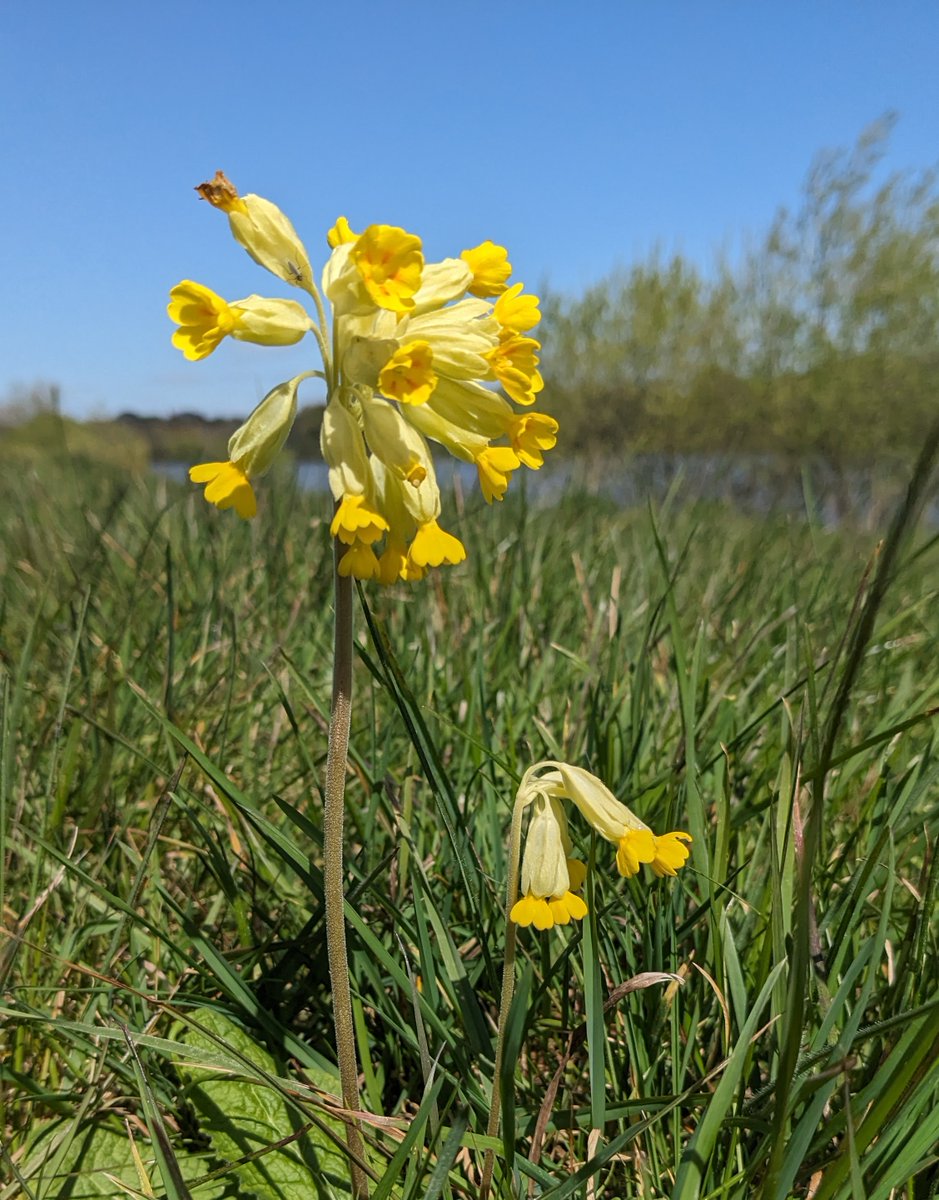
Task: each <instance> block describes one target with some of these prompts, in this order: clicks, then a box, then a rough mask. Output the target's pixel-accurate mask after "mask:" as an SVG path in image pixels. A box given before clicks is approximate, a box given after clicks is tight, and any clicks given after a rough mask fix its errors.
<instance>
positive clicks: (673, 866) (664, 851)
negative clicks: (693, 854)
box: [649, 830, 691, 876]
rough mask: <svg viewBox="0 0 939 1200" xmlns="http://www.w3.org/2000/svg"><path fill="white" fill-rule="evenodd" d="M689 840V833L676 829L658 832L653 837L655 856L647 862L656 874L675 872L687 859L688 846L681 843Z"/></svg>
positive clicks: (673, 873)
mask: <svg viewBox="0 0 939 1200" xmlns="http://www.w3.org/2000/svg"><path fill="white" fill-rule="evenodd" d="M690 841H691V834H690V833H681V832H679V831H678V830H676V831H674V832H672V833H663V834H660V835H659V836H658V837H657V838H656V839H655V858H653V860H652V862H651V863H650V864H649V865H650V866H651V867H652V870H653V871H654V872H655V873H656V875H659V876H662V875H675V874H677V872H678V870H679V868H680V867H683V866H684V865H685V863H686V862H687V860H688V847H687V846H685V845H683V844H682V843H684V842H690Z"/></svg>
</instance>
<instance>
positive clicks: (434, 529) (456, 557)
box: [408, 521, 466, 567]
mask: <svg viewBox="0 0 939 1200" xmlns="http://www.w3.org/2000/svg"><path fill="white" fill-rule="evenodd" d="M464 558H466V548H465V547H464V545H463V543H462V542H461V541H460V539H459V538H455V537H454V536H453V534H452V533H447V531H446V530H445V529H441V528H440V526H439V525H438V524H437V522H436V521H427V522H426V523H425V524H424V525H421V526H420V528H419V529H418V531H417V533H416V534H415V535H414V540H413V541H412V542H411V546H410V549H409V550H408V559H409V560H410V562H412V563H413V564H414V565H415V566H417V567H439V566H442V564H443V563H449V564H450V565H451V566H455V565H456V564H457V563H461V562H462V561H463V559H464Z"/></svg>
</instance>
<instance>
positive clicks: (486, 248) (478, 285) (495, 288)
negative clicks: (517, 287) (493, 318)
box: [460, 242, 512, 298]
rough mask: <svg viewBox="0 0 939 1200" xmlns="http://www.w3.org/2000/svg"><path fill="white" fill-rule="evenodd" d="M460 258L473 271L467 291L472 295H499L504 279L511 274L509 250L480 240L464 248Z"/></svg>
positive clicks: (504, 285) (503, 287)
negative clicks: (469, 248)
mask: <svg viewBox="0 0 939 1200" xmlns="http://www.w3.org/2000/svg"><path fill="white" fill-rule="evenodd" d="M460 258H462V259H463V261H464V262H465V263H466V265H467V266H468V267H469V269H470V270H471V271H472V272H473V282H472V283H471V284H470V286H469V291H470V293H471V294H472V295H473V296H482V297H484V298H485V297H486V296H501V295H502V293H503V292H504V291H505V289H506V280H507V279H508V277H509V276H510V275H511V274H512V264H511V263H510V262H509V252H508V250H506V248H505V247H504V246H497V245H496V244H495V242H481V243H480V244H479V245H478V246H474V247H473V248H472V250H464V251H463V252H462V253H461V255H460Z"/></svg>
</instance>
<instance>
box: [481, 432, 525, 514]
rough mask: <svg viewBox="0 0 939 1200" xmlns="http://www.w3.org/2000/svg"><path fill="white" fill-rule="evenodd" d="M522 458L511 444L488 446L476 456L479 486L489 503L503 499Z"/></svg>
mask: <svg viewBox="0 0 939 1200" xmlns="http://www.w3.org/2000/svg"><path fill="white" fill-rule="evenodd" d="M520 465H521V460H520V459H519V457H518V455H517V454H516V453H515V451H514V450H513V449H512V448H511V446H487V448H486V449H485V450H482V451H480V453H479V454H477V456H476V470H477V472H478V474H479V486H480V488H481V489H482V493H483V497H484V499H485V501H486V503H487V504H491V503H492V502H493V500H501V499H502V497H503V496H504V495H505V492H506V488H508V486H509V479H510V478H511V475H512V472H513V471H515V470H517V469H518V467H519V466H520Z"/></svg>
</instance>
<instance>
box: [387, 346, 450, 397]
mask: <svg viewBox="0 0 939 1200" xmlns="http://www.w3.org/2000/svg"><path fill="white" fill-rule="evenodd" d="M436 386H437V376H436V374H435V373H434V356H433V353H432V351H431V348H430V344H429V343H428V342H423V341H417V342H407V343H405V345H403V346H401V347H399V349H397V350H396V351H395V352H394V354H392V356H391V358H389V359H388V361H387V362H386V363H385V365H384V367H382V370H381V373H380V374H379V376H378V390H379V391H380V392H381V394H382V395H383V396H387V397H388V399H389V400H397V401H399V403H401V404H426V403H427V401H428V400H429V399H430V397H431V395H432V393H433V390H434V388H435V387H436Z"/></svg>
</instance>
